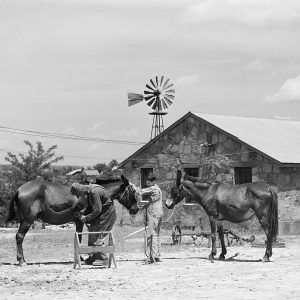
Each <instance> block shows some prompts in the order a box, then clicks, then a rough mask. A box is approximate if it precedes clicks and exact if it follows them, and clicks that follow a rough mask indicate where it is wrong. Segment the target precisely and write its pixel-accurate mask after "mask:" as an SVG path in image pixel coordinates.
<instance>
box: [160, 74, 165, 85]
mask: <svg viewBox="0 0 300 300" xmlns="http://www.w3.org/2000/svg"><path fill="white" fill-rule="evenodd" d="M164 78H165V76H161V79H160V86H162V83H163V81H164Z"/></svg>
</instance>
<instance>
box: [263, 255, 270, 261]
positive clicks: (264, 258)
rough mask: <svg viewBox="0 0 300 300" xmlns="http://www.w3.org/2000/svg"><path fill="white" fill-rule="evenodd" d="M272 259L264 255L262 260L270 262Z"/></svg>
mask: <svg viewBox="0 0 300 300" xmlns="http://www.w3.org/2000/svg"><path fill="white" fill-rule="evenodd" d="M269 261H270V259H269V257H268V256H264V257H263V259H262V262H269Z"/></svg>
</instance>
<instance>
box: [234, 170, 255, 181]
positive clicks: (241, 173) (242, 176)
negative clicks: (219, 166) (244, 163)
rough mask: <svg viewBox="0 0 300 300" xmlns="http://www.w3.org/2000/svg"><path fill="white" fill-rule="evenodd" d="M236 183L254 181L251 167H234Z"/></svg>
mask: <svg viewBox="0 0 300 300" xmlns="http://www.w3.org/2000/svg"><path fill="white" fill-rule="evenodd" d="M234 178H235V184H242V183H249V182H252V168H251V167H236V168H234Z"/></svg>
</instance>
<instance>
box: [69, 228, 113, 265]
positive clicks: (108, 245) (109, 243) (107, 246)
mask: <svg viewBox="0 0 300 300" xmlns="http://www.w3.org/2000/svg"><path fill="white" fill-rule="evenodd" d="M89 234H107V235H106V237H105V238H104V239H103V240H104V245H101V246H87V245H82V244H81V243H80V242H79V236H80V235H81V236H83V235H89ZM115 250H116V247H115V243H114V238H113V234H112V232H111V231H97V232H75V235H74V265H73V268H74V269H76V266H77V265H78V267H79V269H81V259H80V254H94V253H99V252H102V253H109V255H108V267H109V268H110V267H111V262H112V261H113V263H114V265H115V268H116V267H117V264H116V258H115Z"/></svg>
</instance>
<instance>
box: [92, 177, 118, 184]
mask: <svg viewBox="0 0 300 300" xmlns="http://www.w3.org/2000/svg"><path fill="white" fill-rule="evenodd" d="M116 182H122V180H121V179H120V178H110V179H98V178H96V182H95V183H96V184H99V185H102V184H110V183H116Z"/></svg>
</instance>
